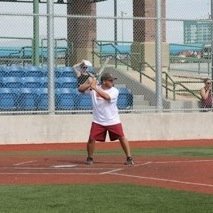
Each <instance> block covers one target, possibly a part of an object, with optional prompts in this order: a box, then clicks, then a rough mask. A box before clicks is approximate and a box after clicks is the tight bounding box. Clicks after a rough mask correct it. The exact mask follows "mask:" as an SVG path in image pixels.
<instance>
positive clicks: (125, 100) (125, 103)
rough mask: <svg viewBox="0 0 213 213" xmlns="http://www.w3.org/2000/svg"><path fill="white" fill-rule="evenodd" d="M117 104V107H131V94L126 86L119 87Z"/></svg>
mask: <svg viewBox="0 0 213 213" xmlns="http://www.w3.org/2000/svg"><path fill="white" fill-rule="evenodd" d="M118 90H119V95H118V101H117V106H118V109H121V110H122V109H131V108H132V107H133V94H132V92H131V90H129V89H128V88H126V87H122V88H119V89H118Z"/></svg>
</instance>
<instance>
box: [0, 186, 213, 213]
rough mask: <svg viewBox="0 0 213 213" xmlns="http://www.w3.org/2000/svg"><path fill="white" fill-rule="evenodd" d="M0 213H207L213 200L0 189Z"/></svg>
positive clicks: (99, 190) (127, 191)
mask: <svg viewBox="0 0 213 213" xmlns="http://www.w3.org/2000/svg"><path fill="white" fill-rule="evenodd" d="M0 198H1V199H0V212H1V213H34V212H39V213H55V212H61V213H67V212H69V213H71V212H73V213H81V212H82V213H90V212H91V213H105V212H106V213H130V212H134V213H146V212H147V213H152V212H153V213H158V212H159V213H161V212H162V213H167V212H168V213H170V212H171V213H185V212H190V213H191V212H193V213H204V212H205V213H207V212H212V209H213V196H211V195H203V194H198V193H190V192H181V191H173V190H166V189H160V188H152V187H142V186H136V185H115V184H114V185H113V184H112V185H47V186H0Z"/></svg>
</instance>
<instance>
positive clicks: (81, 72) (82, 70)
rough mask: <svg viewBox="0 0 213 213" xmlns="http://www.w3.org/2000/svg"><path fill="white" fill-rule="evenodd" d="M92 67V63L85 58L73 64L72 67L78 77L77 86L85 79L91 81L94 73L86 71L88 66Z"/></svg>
mask: <svg viewBox="0 0 213 213" xmlns="http://www.w3.org/2000/svg"><path fill="white" fill-rule="evenodd" d="M89 67H92V63H91V62H90V61H87V60H82V61H81V62H80V63H78V64H75V65H73V69H74V71H75V74H76V76H77V79H78V86H80V85H81V84H83V83H85V82H86V81H89V82H90V83H91V82H92V78H93V77H94V75H93V74H92V73H90V72H89V71H88V68H89Z"/></svg>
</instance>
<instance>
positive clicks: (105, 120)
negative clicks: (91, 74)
mask: <svg viewBox="0 0 213 213" xmlns="http://www.w3.org/2000/svg"><path fill="white" fill-rule="evenodd" d="M115 79H116V78H114V77H113V76H112V74H110V73H104V74H102V76H101V82H100V84H97V80H96V79H95V78H93V80H92V82H89V81H87V82H85V83H84V84H81V85H80V86H79V88H78V90H79V91H80V92H85V91H88V92H89V93H90V95H91V97H92V103H93V122H92V125H91V129H90V135H89V140H88V143H87V153H88V157H87V160H86V164H89V165H91V164H93V153H94V149H95V142H96V141H101V142H104V141H105V139H106V134H107V132H108V134H109V138H110V140H111V141H114V140H119V141H120V144H121V146H122V148H123V150H124V152H125V154H126V162H125V164H126V165H133V164H134V162H133V159H132V157H131V153H130V147H129V142H128V140H127V138H126V137H125V135H124V132H123V128H122V124H121V121H120V117H119V114H118V108H117V99H118V94H119V91H118V89H117V88H115V87H114V80H115Z"/></svg>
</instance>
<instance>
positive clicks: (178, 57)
mask: <svg viewBox="0 0 213 213" xmlns="http://www.w3.org/2000/svg"><path fill="white" fill-rule="evenodd" d="M91 2H92V1H83V0H79V1H76V2H73V1H66V2H65V1H61V2H59V3H60V4H54V25H53V28H54V34H53V37H54V82H52V81H50V79H49V72H50V70H49V67H48V59H49V57H48V33H49V32H48V31H47V29H48V17H49V16H50V15H51V14H48V12H47V5H46V3H43V4H40V3H39V8H38V9H39V13H38V14H35V13H33V5H32V4H29V3H9V2H1V1H0V4H1V6H2V8H4V9H5V8H6V9H5V10H0V17H1V20H2V21H1V23H0V29H1V34H0V113H13V114H14V113H48V112H49V100H48V99H49V98H50V97H49V95H48V94H49V85H50V84H54V88H55V89H54V93H55V100H54V101H55V109H54V110H55V113H82V112H89V113H90V112H91V110H92V103H91V99H90V97H89V96H87V95H86V94H82V93H79V92H78V90H77V85H78V82H77V77H76V74H75V71H74V69H73V65H74V64H76V63H78V62H80V61H81V60H83V59H86V60H89V61H91V62H92V64H93V66H92V67H90V68H89V71H91V72H92V73H93V74H95V75H99V74H100V73H103V72H111V73H113V74H114V75H115V76H116V77H117V78H118V80H117V81H116V83H115V86H116V87H117V88H118V89H119V92H120V93H119V98H118V108H119V110H120V112H125V113H127V112H128V113H129V112H131V113H134V112H153V111H159V110H158V107H157V101H156V100H157V97H156V96H157V95H156V94H157V89H158V88H157V83H159V82H157V81H158V79H157V78H156V76H157V72H159V70H157V68H156V60H157V59H156V57H157V55H158V54H159V55H160V58H161V60H162V66H161V69H160V72H161V79H160V81H161V83H162V88H161V90H162V91H160V92H159V91H158V94H160V95H161V96H160V98H161V99H162V104H163V109H162V111H200V105H199V103H200V94H199V93H200V92H199V91H200V89H201V87H203V79H205V78H210V79H212V73H211V72H212V70H211V66H212V63H211V40H212V36H211V34H212V30H211V29H212V27H211V26H212V21H211V19H210V16H209V14H210V3H209V1H205V3H203V2H204V0H203V1H202V4H201V3H199V2H197V1H195V0H191V1H187V2H186V1H183V2H181V1H176V0H167V1H164V0H162V7H161V12H162V19H161V42H160V43H158V41H159V40H158V39H159V38H158V36H157V29H158V27H159V26H157V18H156V10H157V9H156V4H155V1H150V0H149V1H148V0H145V1H139V0H138V1H137V0H135V1H132V0H127V1H121V0H120V1H119V0H117V1H112V0H107V1H100V2H99V1H97V2H96V3H94V2H93V3H91ZM115 2H116V5H115ZM55 3H58V2H57V1H55ZM63 3H66V4H63ZM196 4H197V7H198V8H199V10H200V11H199V13H198V12H197V10H196V9H193V10H189V8H190V7H192V6H194V5H196ZM12 5H17V9H18V8H19V11H20V12H19V13H15V12H14V10H12V9H11V8H12ZM189 13H190V14H189ZM156 44H158V45H160V46H161V48H162V52H161V53H158V54H156Z"/></svg>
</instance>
